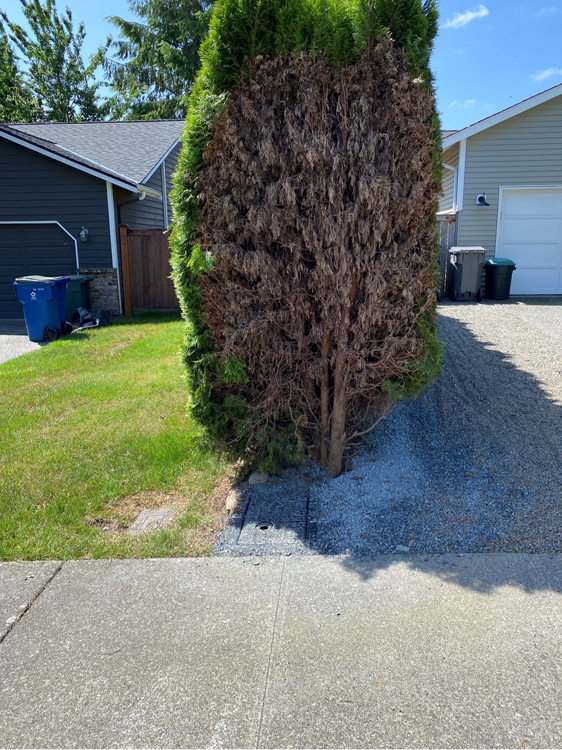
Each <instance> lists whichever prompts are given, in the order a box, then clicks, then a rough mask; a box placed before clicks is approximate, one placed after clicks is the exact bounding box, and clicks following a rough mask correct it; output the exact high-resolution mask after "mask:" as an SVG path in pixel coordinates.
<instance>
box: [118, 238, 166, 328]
mask: <svg viewBox="0 0 562 750" xmlns="http://www.w3.org/2000/svg"><path fill="white" fill-rule="evenodd" d="M119 239H120V243H121V265H122V271H123V298H124V303H125V308H124V312H125V315H129V314H130V313H131V312H140V311H141V310H179V304H178V299H177V297H176V292H175V289H174V285H173V283H172V280H171V279H170V274H171V273H172V267H171V265H170V246H169V244H168V234H167V233H164V231H163V230H162V229H129V228H128V227H127V226H124V225H123V226H120V227H119Z"/></svg>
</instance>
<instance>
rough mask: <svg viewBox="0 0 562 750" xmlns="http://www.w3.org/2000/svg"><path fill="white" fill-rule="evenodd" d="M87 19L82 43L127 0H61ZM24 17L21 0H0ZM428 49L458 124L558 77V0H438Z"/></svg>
mask: <svg viewBox="0 0 562 750" xmlns="http://www.w3.org/2000/svg"><path fill="white" fill-rule="evenodd" d="M58 5H59V8H63V7H64V6H65V5H68V6H69V7H70V8H71V10H72V13H73V16H74V19H75V20H76V21H80V20H81V21H84V22H85V24H86V31H87V37H86V51H87V53H91V52H93V50H94V49H95V48H96V47H97V45H98V44H100V43H101V42H103V41H104V40H105V38H106V36H107V35H108V34H110V33H112V31H113V27H112V26H111V24H109V23H108V22H107V21H105V20H104V19H105V17H106V16H108V15H121V16H125V17H131V18H132V17H133V16H132V14H130V13H129V12H128V5H127V2H126V0H96V2H91V1H90V2H84V0H67V2H64V0H58ZM0 6H1V7H2V8H3V9H4V10H5V11H6V12H7V14H8V16H9V17H10V18H11V19H13V20H15V21H18V22H21V19H22V16H21V12H20V3H19V0H0ZM440 16H441V27H440V31H439V36H438V38H437V41H436V45H435V52H434V56H433V63H432V67H433V71H434V73H435V78H436V83H437V101H438V108H439V111H440V112H441V118H442V124H443V127H444V128H446V129H458V128H461V127H464V126H465V125H470V124H471V123H472V122H476V121H477V120H481V119H482V118H483V117H487V116H488V115H491V114H493V113H494V112H497V111H499V110H500V109H504V108H505V107H509V106H511V105H512V104H516V103H517V102H518V101H521V100H522V99H525V98H527V97H529V96H532V95H533V94H538V93H539V92H540V91H544V90H545V89H547V88H550V87H551V86H554V85H556V84H558V83H562V43H561V42H562V0H520V2H517V0H515V2H513V1H512V0H485V2H482V3H479V2H476V3H474V2H472V0H441V2H440Z"/></svg>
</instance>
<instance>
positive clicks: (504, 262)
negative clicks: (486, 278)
mask: <svg viewBox="0 0 562 750" xmlns="http://www.w3.org/2000/svg"><path fill="white" fill-rule="evenodd" d="M485 265H487V266H513V267H514V268H515V263H514V262H513V261H512V260H509V258H488V260H487V261H486V264H485Z"/></svg>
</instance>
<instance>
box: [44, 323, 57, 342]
mask: <svg viewBox="0 0 562 750" xmlns="http://www.w3.org/2000/svg"><path fill="white" fill-rule="evenodd" d="M59 336H60V331H57V329H56V328H53V326H47V327H46V328H45V330H44V331H43V338H44V340H45V341H47V342H48V341H56V340H57V339H58V337H59Z"/></svg>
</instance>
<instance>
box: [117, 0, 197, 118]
mask: <svg viewBox="0 0 562 750" xmlns="http://www.w3.org/2000/svg"><path fill="white" fill-rule="evenodd" d="M211 7H212V2H204V1H203V0H173V2H170V0H131V2H129V10H130V11H132V12H133V13H135V14H136V15H137V16H138V18H139V20H138V21H137V20H135V21H127V20H125V19H123V18H120V17H119V16H110V21H111V22H112V23H113V24H114V25H115V26H116V27H117V29H118V30H119V34H120V38H119V39H118V40H116V41H114V42H112V44H111V51H112V53H113V58H114V59H112V57H110V56H109V55H106V58H105V63H104V64H105V68H106V70H107V72H108V73H109V75H110V77H111V86H112V88H113V90H114V91H115V96H114V97H113V98H112V101H111V106H112V115H113V117H114V118H118V117H122V116H126V118H127V119H135V120H139V119H156V118H160V119H174V118H176V117H177V118H183V117H185V114H186V99H185V95H186V94H187V93H189V92H190V91H191V86H192V84H193V81H194V80H195V76H196V75H197V71H198V70H199V47H200V45H201V41H202V39H203V38H204V37H205V35H206V33H207V29H208V25H209V18H210V15H211Z"/></svg>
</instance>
